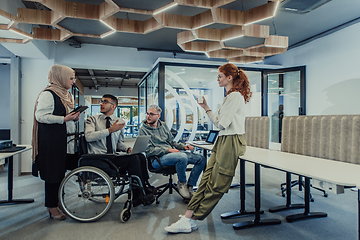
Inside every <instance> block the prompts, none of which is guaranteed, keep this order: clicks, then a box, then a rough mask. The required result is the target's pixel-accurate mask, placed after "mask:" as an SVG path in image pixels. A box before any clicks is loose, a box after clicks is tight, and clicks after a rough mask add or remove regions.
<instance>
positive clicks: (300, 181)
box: [280, 176, 328, 202]
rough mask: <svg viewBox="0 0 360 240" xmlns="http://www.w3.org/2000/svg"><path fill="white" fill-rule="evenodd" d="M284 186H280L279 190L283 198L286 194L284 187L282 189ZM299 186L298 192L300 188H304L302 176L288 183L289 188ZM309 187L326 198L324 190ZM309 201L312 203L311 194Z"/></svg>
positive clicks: (283, 184)
mask: <svg viewBox="0 0 360 240" xmlns="http://www.w3.org/2000/svg"><path fill="white" fill-rule="evenodd" d="M285 185H286V183H282V184H280V188H281V195H282V196H283V197H285V193H286V187H284V186H285ZM297 185H299V191H302V188H303V187H304V186H305V182H304V180H303V178H302V176H299V179H298V180H293V181H291V183H290V188H293V187H295V186H297ZM310 187H311V188H314V189H316V190H318V191H320V192H322V193H323V194H324V197H327V196H328V194H327V193H326V191H325V190H324V189H321V188H317V187H314V186H313V185H312V184H310ZM310 201H311V202H314V198H313V197H312V194H311V193H310Z"/></svg>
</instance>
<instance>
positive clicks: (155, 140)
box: [139, 119, 185, 157]
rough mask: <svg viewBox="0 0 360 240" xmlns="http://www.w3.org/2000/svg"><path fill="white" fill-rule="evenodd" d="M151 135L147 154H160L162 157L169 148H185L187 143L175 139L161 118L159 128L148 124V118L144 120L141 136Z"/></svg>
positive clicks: (148, 155)
mask: <svg viewBox="0 0 360 240" xmlns="http://www.w3.org/2000/svg"><path fill="white" fill-rule="evenodd" d="M141 135H151V139H150V141H149V144H148V146H147V148H146V152H145V153H146V156H147V157H150V156H158V157H161V156H163V155H165V154H167V153H169V152H168V149H169V148H173V149H178V150H184V148H185V145H184V144H182V143H177V142H175V141H174V137H173V135H172V134H171V132H170V130H169V128H168V127H167V126H166V124H165V123H164V122H163V121H161V120H159V121H158V125H157V128H153V127H150V126H149V125H147V122H146V119H145V120H144V121H143V123H142V126H141V128H140V131H139V136H141Z"/></svg>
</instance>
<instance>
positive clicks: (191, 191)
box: [188, 185, 194, 198]
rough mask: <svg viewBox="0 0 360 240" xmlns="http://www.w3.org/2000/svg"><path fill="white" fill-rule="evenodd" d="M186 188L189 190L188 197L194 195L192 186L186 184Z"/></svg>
mask: <svg viewBox="0 0 360 240" xmlns="http://www.w3.org/2000/svg"><path fill="white" fill-rule="evenodd" d="M188 190H189V195H190V198H192V196H193V195H194V190H193V186H191V185H189V186H188Z"/></svg>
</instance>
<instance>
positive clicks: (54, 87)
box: [31, 65, 75, 162]
mask: <svg viewBox="0 0 360 240" xmlns="http://www.w3.org/2000/svg"><path fill="white" fill-rule="evenodd" d="M74 72H75V71H74V70H73V69H72V68H69V67H66V66H62V65H53V66H52V67H51V68H50V71H49V75H48V79H49V83H50V85H48V86H47V87H46V88H44V89H43V90H42V91H41V92H40V93H39V96H40V94H41V93H42V92H43V91H45V90H51V91H53V92H54V93H55V94H56V95H58V96H59V97H60V99H61V102H62V104H63V105H64V107H65V109H66V114H68V112H69V109H73V108H74V100H73V97H72V95H71V93H70V92H69V91H68V90H67V89H66V88H65V86H66V83H67V82H68V80H69V79H70V77H71V76H72V74H73V73H74ZM39 96H38V97H37V98H36V102H35V107H34V124H33V132H32V141H31V145H32V151H33V153H32V159H33V162H35V157H36V156H37V155H38V121H37V120H36V117H35V112H36V109H37V105H38V100H39Z"/></svg>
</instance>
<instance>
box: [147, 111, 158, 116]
mask: <svg viewBox="0 0 360 240" xmlns="http://www.w3.org/2000/svg"><path fill="white" fill-rule="evenodd" d="M146 115H149V116H150V117H152V116H155V115H159V114H158V113H148V112H147V113H146Z"/></svg>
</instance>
